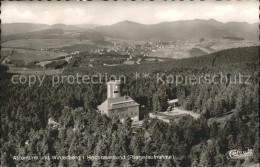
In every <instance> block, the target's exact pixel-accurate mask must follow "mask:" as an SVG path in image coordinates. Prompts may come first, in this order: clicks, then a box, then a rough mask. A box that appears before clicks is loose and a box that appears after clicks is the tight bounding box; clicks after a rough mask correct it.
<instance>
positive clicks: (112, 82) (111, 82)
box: [107, 80, 121, 84]
mask: <svg viewBox="0 0 260 167" xmlns="http://www.w3.org/2000/svg"><path fill="white" fill-rule="evenodd" d="M120 83H121V81H120V80H113V81H109V82H107V84H120Z"/></svg>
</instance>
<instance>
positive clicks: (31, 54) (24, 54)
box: [9, 49, 67, 64]
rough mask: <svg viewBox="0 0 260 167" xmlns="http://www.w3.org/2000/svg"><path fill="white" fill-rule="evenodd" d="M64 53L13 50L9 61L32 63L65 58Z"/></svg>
mask: <svg viewBox="0 0 260 167" xmlns="http://www.w3.org/2000/svg"><path fill="white" fill-rule="evenodd" d="M66 55H67V53H65V52H55V51H39V50H30V49H15V50H14V51H13V53H12V54H11V56H10V57H9V59H10V60H23V61H24V63H25V64H27V63H30V62H33V61H43V60H49V59H54V58H58V57H61V56H66Z"/></svg>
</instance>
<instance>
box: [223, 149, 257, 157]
mask: <svg viewBox="0 0 260 167" xmlns="http://www.w3.org/2000/svg"><path fill="white" fill-rule="evenodd" d="M252 155H253V150H252V149H247V150H230V151H229V153H228V158H230V159H242V158H245V157H250V156H252Z"/></svg>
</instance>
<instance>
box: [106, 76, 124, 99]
mask: <svg viewBox="0 0 260 167" xmlns="http://www.w3.org/2000/svg"><path fill="white" fill-rule="evenodd" d="M120 96H121V94H120V80H115V81H110V82H108V83H107V98H116V97H120Z"/></svg>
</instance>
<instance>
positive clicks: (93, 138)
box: [1, 47, 259, 167]
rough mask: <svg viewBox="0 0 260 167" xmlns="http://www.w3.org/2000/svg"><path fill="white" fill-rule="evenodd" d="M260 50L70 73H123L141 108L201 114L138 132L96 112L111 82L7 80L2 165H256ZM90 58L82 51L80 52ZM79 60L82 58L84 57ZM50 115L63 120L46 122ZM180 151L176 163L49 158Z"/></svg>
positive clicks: (148, 123)
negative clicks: (165, 78)
mask: <svg viewBox="0 0 260 167" xmlns="http://www.w3.org/2000/svg"><path fill="white" fill-rule="evenodd" d="M258 49H259V48H258V47H250V48H238V49H229V50H225V51H221V52H216V53H213V54H211V55H205V56H202V57H195V58H189V59H182V60H171V61H167V62H162V63H155V64H147V65H133V66H118V67H104V68H102V67H96V68H92V70H91V69H90V68H77V67H69V68H68V70H67V71H66V73H65V74H73V73H76V72H79V73H82V74H91V73H94V72H102V73H105V72H106V73H109V74H125V75H126V76H127V82H126V83H125V84H123V85H122V88H121V89H122V94H123V95H129V96H130V97H132V98H133V99H134V100H136V101H137V102H138V103H139V104H140V105H144V106H146V107H147V108H151V112H153V111H161V110H164V109H165V108H166V107H167V104H166V101H167V99H173V98H178V99H179V101H180V105H181V106H182V107H183V108H185V109H188V110H193V111H194V112H197V113H200V114H201V117H200V118H199V119H197V120H195V119H193V118H192V117H190V116H185V117H183V118H181V119H180V120H179V122H171V123H169V124H167V123H164V122H162V121H160V120H156V119H154V120H149V119H148V118H147V117H146V118H145V120H144V125H143V128H141V129H138V130H136V129H133V128H131V127H130V122H131V121H130V120H127V121H126V122H124V123H121V122H120V121H119V119H118V118H113V119H110V118H108V117H106V116H101V115H100V114H99V113H97V112H96V107H97V105H98V104H100V103H101V102H102V101H104V100H105V99H106V84H105V83H100V84H88V85H84V84H75V85H70V84H60V85H56V86H54V87H53V86H52V83H51V82H50V81H51V80H47V79H46V82H44V84H43V85H42V86H41V87H39V86H38V85H34V86H32V87H28V86H26V85H14V84H12V83H11V81H10V77H6V78H3V79H2V82H1V97H2V99H1V110H2V113H1V119H2V126H1V132H2V133H1V135H2V137H1V143H2V156H1V163H2V165H1V166H10V167H13V166H15V165H17V166H26V165H29V166H44V165H45V166H60V167H61V166H65V167H66V166H67V167H71V166H181V167H182V166H200V167H205V166H227V165H229V166H242V165H244V164H249V163H257V162H258V157H259V155H258V148H259V140H258V138H259V134H258V126H259V125H258V103H259V97H258V89H259V86H258V82H259V81H258V72H259V66H258V62H259V60H258V55H259V50H258ZM82 57H84V55H82ZM79 63H80V61H79ZM133 72H149V73H151V74H150V75H151V76H153V75H156V74H157V73H165V74H178V75H185V76H186V75H193V74H194V75H206V74H210V75H211V74H215V73H220V72H222V73H223V74H226V75H229V76H231V77H232V76H235V75H238V74H239V73H241V74H243V75H250V76H251V77H250V80H249V81H250V84H245V83H236V84H231V83H230V82H225V83H224V84H214V83H211V84H206V83H204V84H179V85H176V84H169V83H168V84H164V83H161V82H160V83H158V82H157V80H156V78H155V77H150V78H139V79H134V78H133V77H132V73H133ZM49 118H51V119H53V120H55V121H56V122H57V123H58V126H57V127H51V126H50V124H48V120H49ZM247 148H250V149H253V151H254V154H253V156H251V157H249V158H247V159H246V160H244V159H228V152H229V151H230V150H232V149H242V150H243V149H247ZM27 155H28V156H38V157H39V158H40V159H39V160H26V161H25V160H15V159H13V156H27ZM54 155H57V156H66V155H75V156H79V155H81V156H83V155H84V156H88V155H100V156H101V155H102V156H105V155H117V156H119V155H121V156H122V155H126V156H127V155H174V156H175V158H174V160H149V159H146V160H145V159H144V160H133V159H127V160H90V159H87V158H85V159H81V160H55V159H51V160H46V159H42V157H44V156H54Z"/></svg>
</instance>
